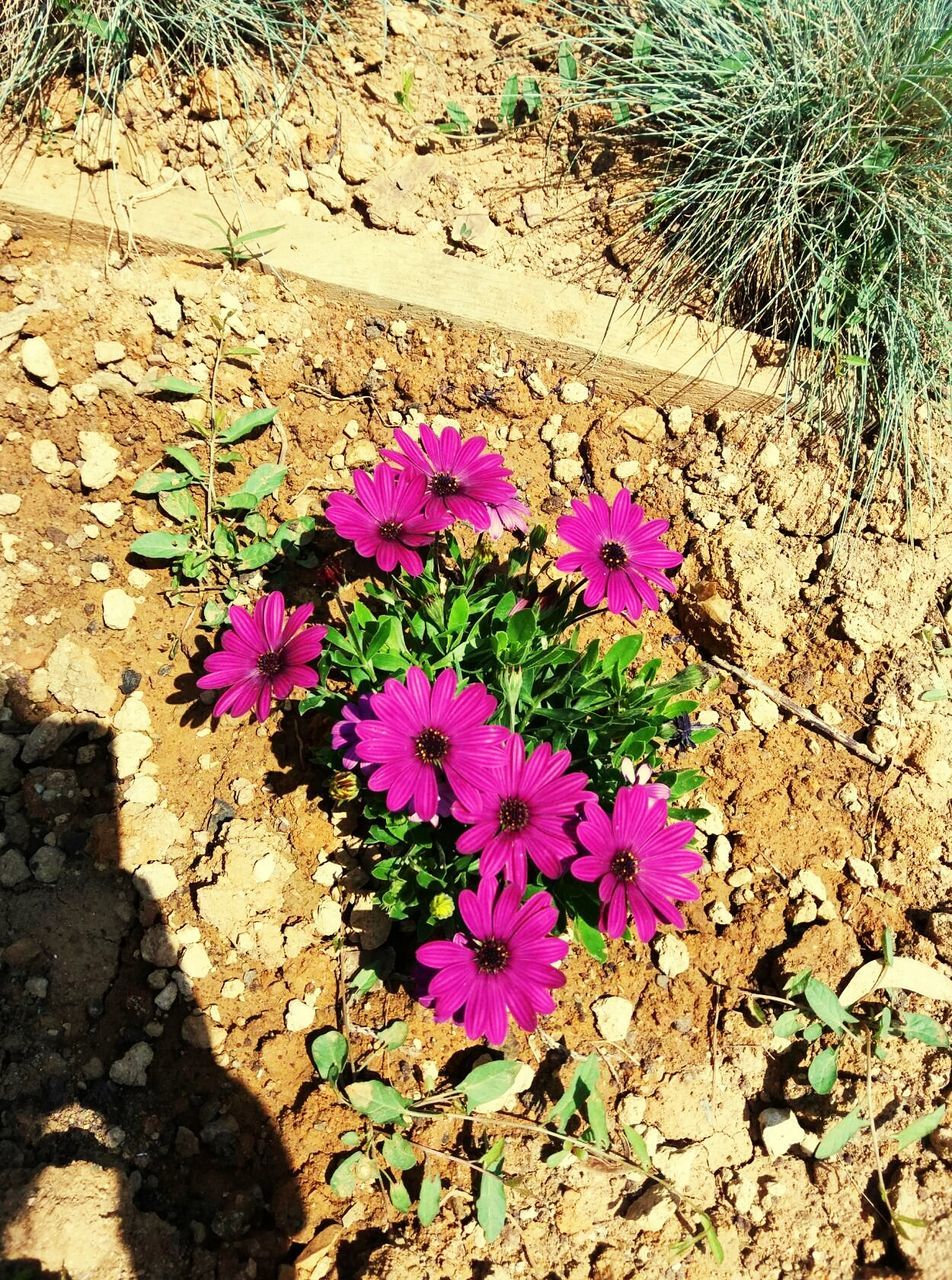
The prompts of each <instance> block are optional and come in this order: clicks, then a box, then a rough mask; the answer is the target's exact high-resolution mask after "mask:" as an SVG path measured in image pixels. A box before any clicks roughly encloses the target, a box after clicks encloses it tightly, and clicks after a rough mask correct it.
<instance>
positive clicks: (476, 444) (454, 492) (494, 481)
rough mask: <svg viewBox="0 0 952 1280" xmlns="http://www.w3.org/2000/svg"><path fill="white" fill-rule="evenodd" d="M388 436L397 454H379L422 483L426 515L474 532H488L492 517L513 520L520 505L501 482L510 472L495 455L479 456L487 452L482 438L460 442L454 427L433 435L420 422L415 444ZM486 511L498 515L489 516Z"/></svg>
mask: <svg viewBox="0 0 952 1280" xmlns="http://www.w3.org/2000/svg"><path fill="white" fill-rule="evenodd" d="M393 434H394V436H395V438H396V441H397V444H398V445H399V446H400V452H398V451H396V450H394V449H381V451H380V452H381V454H382V456H383V457H384V458H387V459H388V460H389V461H390V462H393V463H395V464H396V465H397V466H398V467H400V468H402V469H403V470H404V471H407V472H410V473H411V474H414V475H418V476H421V477H422V478H423V480H424V482H425V484H426V493H427V499H426V513H427V515H428V516H432V517H434V518H439V517H441V516H442V517H445V518H446V522H447V523H452V521H453V520H465V521H467V522H468V523H469V524H471V525H472V526H473V528H474V529H478V530H485V529H489V528H490V526H491V524H492V523H493V520H494V518H495V519H496V520H497V521H498V522H502V521H504V520H506V519H508V520H514V519H517V518H518V513H517V512H515V511H514V510H513V507H519V506H521V505H522V504H521V503H519V502H518V499H517V497H516V490H515V487H514V486H513V485H511V484H510V483H509V482H508V480H507V479H506V477H507V476H510V475H512V472H511V471H509V469H508V468H507V467H505V466H504V465H503V460H502V455H501V454H498V453H493V452H492V451H491V450H490V451H489V452H487V453H484V452H483V451H484V450H485V449H486V448H487V445H486V440H485V438H484V437H483V436H473V437H472V439H470V440H467V441H465V442H464V441H463V438H462V436H461V435H460V433H459V432H458V431H457V430H456V428H455V427H444V429H443V430H442V431H441V432H440V434H439V435H437V434H436V432H435V431H434V430H433V428H432V427H430V426H428V425H427V424H426V423H425V422H421V423H420V441H421V443H420V444H417V442H416V441H415V440H414V439H413V437H412V436H409V435H407V433H406V432H405V431H400V430H399V429H398V430H397V431H395V432H394V433H393ZM492 508H495V509H496V511H497V512H498V513H499V514H497V515H495V517H494V515H493V514H492V511H491V509H492ZM503 511H505V513H506V514H505V516H504V515H503V514H502V512H503ZM506 527H507V528H514V527H516V526H515V525H512V524H509V525H507V526H506Z"/></svg>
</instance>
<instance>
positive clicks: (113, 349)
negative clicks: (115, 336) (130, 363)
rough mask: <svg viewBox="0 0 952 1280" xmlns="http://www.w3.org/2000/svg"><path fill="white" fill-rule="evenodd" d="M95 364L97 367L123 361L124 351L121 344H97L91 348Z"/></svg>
mask: <svg viewBox="0 0 952 1280" xmlns="http://www.w3.org/2000/svg"><path fill="white" fill-rule="evenodd" d="M93 354H94V355H95V357H96V363H97V364H99V365H107V364H118V363H119V361H120V360H125V358H126V349H125V347H124V346H123V345H122V343H121V342H97V343H96V344H95V346H94V347H93Z"/></svg>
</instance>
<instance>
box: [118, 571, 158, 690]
mask: <svg viewBox="0 0 952 1280" xmlns="http://www.w3.org/2000/svg"><path fill="white" fill-rule="evenodd" d="M126 581H127V582H128V583H129V586H130V587H132V588H133V590H135V591H142V590H144V589H145V588H146V587H148V586H151V584H152V579H151V578H150V577H149V575H148V573H147V572H146V571H145V569H140V568H138V567H136V568H135V569H130V570H129V574H128V576H127V578H126ZM125 692H127V690H125V689H124V690H123V693H125Z"/></svg>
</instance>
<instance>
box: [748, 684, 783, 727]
mask: <svg viewBox="0 0 952 1280" xmlns="http://www.w3.org/2000/svg"><path fill="white" fill-rule="evenodd" d="M744 705H745V707H746V708H747V715H748V716H749V718H750V722H751V724H753V725H754V726H756V728H758V729H763V731H764V733H769V732H770V730H771V729H776V727H777V725H778V724H779V723H780V708H779V707H778V706H777V704H776V702H774V701H773V699H772V698H768V697H767V695H766V694H765V693H761V692H760V690H759V689H749V690H748V691H747V692H746V693H745V694H744Z"/></svg>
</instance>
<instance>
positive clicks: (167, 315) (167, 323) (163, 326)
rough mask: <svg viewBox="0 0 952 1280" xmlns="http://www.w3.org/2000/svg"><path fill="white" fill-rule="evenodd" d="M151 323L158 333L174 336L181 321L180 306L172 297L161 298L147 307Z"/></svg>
mask: <svg viewBox="0 0 952 1280" xmlns="http://www.w3.org/2000/svg"><path fill="white" fill-rule="evenodd" d="M149 315H150V316H151V317H152V323H153V324H154V325H155V327H156V328H157V329H158V330H159V332H160V333H167V334H168V335H169V337H170V338H174V337H175V335H176V334H177V333H178V331H179V326H180V325H181V323H182V308H181V306H180V305H179V303H177V302H176V301H175V299H174V298H162V299H161V300H160V301H159V302H156V303H155V305H154V306H151V307H150V308H149Z"/></svg>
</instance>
